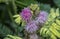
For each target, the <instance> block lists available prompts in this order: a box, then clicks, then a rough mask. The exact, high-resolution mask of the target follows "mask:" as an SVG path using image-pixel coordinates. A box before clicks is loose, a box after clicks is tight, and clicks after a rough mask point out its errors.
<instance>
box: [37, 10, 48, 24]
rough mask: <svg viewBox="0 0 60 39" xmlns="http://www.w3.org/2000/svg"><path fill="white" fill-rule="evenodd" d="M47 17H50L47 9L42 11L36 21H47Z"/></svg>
mask: <svg viewBox="0 0 60 39" xmlns="http://www.w3.org/2000/svg"><path fill="white" fill-rule="evenodd" d="M47 18H48V13H47V12H45V11H41V12H40V14H39V16H38V17H37V18H36V19H37V20H36V22H37V23H42V24H43V23H45V22H46V21H47Z"/></svg>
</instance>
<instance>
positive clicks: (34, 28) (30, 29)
mask: <svg viewBox="0 0 60 39" xmlns="http://www.w3.org/2000/svg"><path fill="white" fill-rule="evenodd" d="M25 30H26V31H27V32H28V33H34V32H36V31H37V30H38V26H37V25H36V24H35V22H34V21H32V22H30V23H28V24H27V25H26V27H25Z"/></svg>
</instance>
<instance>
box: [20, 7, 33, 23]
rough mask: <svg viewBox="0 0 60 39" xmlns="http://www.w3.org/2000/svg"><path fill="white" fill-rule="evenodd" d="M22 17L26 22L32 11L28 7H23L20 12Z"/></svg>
mask: <svg viewBox="0 0 60 39" xmlns="http://www.w3.org/2000/svg"><path fill="white" fill-rule="evenodd" d="M21 16H22V19H23V20H25V21H26V22H28V21H30V19H31V16H32V13H31V10H30V8H28V7H27V8H24V9H23V10H22V12H21Z"/></svg>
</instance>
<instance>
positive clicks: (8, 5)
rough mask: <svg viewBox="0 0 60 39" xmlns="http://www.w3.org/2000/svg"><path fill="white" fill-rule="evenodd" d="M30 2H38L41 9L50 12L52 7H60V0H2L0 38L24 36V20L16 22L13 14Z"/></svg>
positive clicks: (0, 2)
mask: <svg viewBox="0 0 60 39" xmlns="http://www.w3.org/2000/svg"><path fill="white" fill-rule="evenodd" d="M30 4H38V5H40V9H41V10H45V11H48V12H49V10H50V9H51V8H52V7H53V8H59V9H60V0H0V39H2V38H4V39H9V38H5V37H8V36H10V37H11V38H12V37H14V35H15V36H20V37H24V33H23V31H24V29H23V26H21V24H22V22H20V24H19V25H18V24H16V23H15V21H14V18H13V16H14V15H16V14H19V12H20V11H21V10H22V9H23V8H24V7H27V6H29V5H30ZM12 39H15V38H12ZM16 39H17V38H16Z"/></svg>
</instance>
